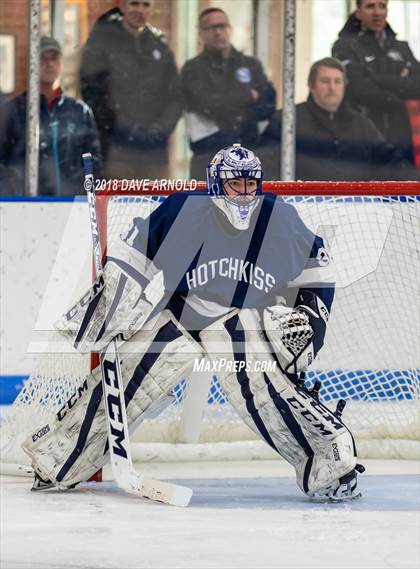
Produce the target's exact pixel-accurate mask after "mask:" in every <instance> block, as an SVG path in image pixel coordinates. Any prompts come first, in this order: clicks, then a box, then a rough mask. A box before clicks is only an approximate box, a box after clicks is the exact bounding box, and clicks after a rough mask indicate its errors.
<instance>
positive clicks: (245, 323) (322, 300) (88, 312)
mask: <svg viewBox="0 0 420 569" xmlns="http://www.w3.org/2000/svg"><path fill="white" fill-rule="evenodd" d="M262 179H263V172H262V167H261V163H260V160H259V159H258V157H257V156H256V155H255V154H254V153H253V152H252V151H251V150H248V149H246V148H244V147H242V146H241V145H239V144H235V145H233V146H231V147H228V148H224V149H222V150H220V151H219V152H218V153H217V154H216V156H215V157H214V158H213V160H212V162H211V163H210V165H209V166H208V168H207V182H208V191H207V192H195V193H194V194H182V195H181V194H176V195H172V196H169V197H168V198H167V199H165V200H164V202H163V203H162V204H161V205H160V206H159V207H158V208H157V209H155V210H154V211H153V213H152V214H151V215H150V216H149V217H148V218H147V219H142V218H140V217H138V218H134V219H133V221H132V224H131V227H130V228H129V230H128V231H127V232H126V233H125V234H124V235H122V236H121V239H120V240H119V241H118V242H117V243H116V244H115V245H114V246H113V247H112V250H110V251H108V256H107V262H106V265H105V268H104V271H103V273H102V274H101V275H100V278H99V280H97V282H96V283H94V285H93V288H92V289H91V291H90V294H88V295H87V296H86V295H85V296H84V298H85V299H86V298H88V299H89V300H88V302H85V303H84V304H83V303H79V305H78V306H77V308H76V309H73V310H69V311H68V312H67V313H66V314H65V315H64V316H63V318H62V319H61V320H60V321H59V323H58V325H57V327H58V329H59V330H60V332H61V333H62V334H63V335H64V336H65V337H66V338H67V339H68V340H69V341H70V342H71V343H72V344H73V346H74V348H75V349H77V350H79V351H80V352H82V353H84V352H91V351H101V350H103V349H104V348H106V346H107V345H108V344H109V343H110V342H111V341H114V340H115V339H117V340H118V345H119V355H120V358H121V370H122V379H123V384H124V399H125V404H126V408H127V418H128V424H129V426H130V428H134V427H136V426H137V425H138V424H139V423H140V422H141V421H142V420H143V419H145V418H147V417H150V416H151V415H152V414H156V413H158V412H159V411H160V410H161V409H162V408H164V407H165V405H167V404H168V402H170V400H171V397H170V395H171V390H172V388H173V387H174V385H175V384H177V383H178V382H179V381H180V379H181V378H182V377H185V376H186V375H188V373H189V372H190V371H191V370H192V368H193V364H194V360H196V359H197V358H202V357H207V358H210V359H211V360H213V361H215V360H217V359H219V358H225V359H227V360H228V361H231V362H232V363H233V364H234V365H232V366H231V367H230V368H229V367H228V366H226V371H224V372H222V373H221V374H220V377H219V380H220V383H221V385H222V387H223V390H224V391H225V393H226V396H227V398H228V399H229V401H230V403H231V404H232V406H233V407H234V409H235V410H236V411H237V413H238V414H239V416H240V417H241V418H242V419H243V421H245V423H246V424H247V425H248V426H249V427H250V428H251V429H252V430H253V431H254V432H255V433H256V434H257V435H258V436H259V437H261V438H262V439H263V440H264V441H265V442H266V443H267V444H268V445H270V446H271V447H272V448H273V449H274V450H275V451H277V452H278V453H279V454H280V455H281V456H282V457H283V458H284V459H285V460H286V461H287V462H289V463H290V464H291V465H293V467H294V468H295V471H296V478H297V483H298V486H299V488H300V489H301V490H302V491H303V492H304V493H306V494H307V495H308V496H326V497H329V498H331V499H333V500H342V499H351V498H354V497H357V496H358V495H359V493H358V490H357V488H356V487H357V472H358V471H359V472H361V471H363V467H361V466H360V465H358V464H357V462H356V448H355V444H354V440H353V437H352V435H351V433H350V431H349V430H348V429H347V427H346V426H345V424H344V423H343V422H342V420H341V412H342V408H343V405H342V404H339V405H338V406H337V409H336V411H334V412H332V411H331V410H330V409H328V408H327V407H326V406H325V405H324V404H323V403H322V402H320V400H319V398H318V389H319V385H318V384H316V385H315V387H314V388H313V389H311V390H309V389H308V388H307V387H306V386H305V383H304V376H305V372H306V371H307V370H308V368H309V366H310V365H311V363H312V362H313V360H314V358H315V357H316V355H317V353H318V352H319V350H320V349H321V348H322V345H323V343H324V336H325V332H326V328H327V326H328V318H329V314H330V311H331V309H332V304H333V297H334V276H333V271H332V261H331V259H330V257H329V255H328V252H327V251H326V249H325V248H324V244H323V241H322V239H321V238H320V237H318V236H316V235H314V234H313V233H312V232H311V231H309V229H308V228H307V227H306V226H305V225H304V223H303V222H302V220H301V219H300V217H299V215H298V213H297V211H296V210H295V209H294V208H293V207H292V206H291V205H288V204H287V203H285V201H284V200H282V199H281V198H280V197H277V196H274V195H272V194H270V193H264V194H263V193H262ZM158 274H161V276H162V278H163V283H164V287H163V292H162V294H160V296H158V297H156V295H153V294H152V293H151V286H152V284H153V282H155V278H156V275H158ZM262 361H267V362H271V363H273V362H274V365H267V366H265V367H264V366H261V365H257V364H258V362H262ZM261 369H269V370H270V371H266V372H264V371H261ZM23 448H24V450H25V452H26V453H27V454H28V455H29V456H30V458H31V461H32V465H33V468H34V471H35V473H36V475H35V483H34V487H35V488H38V489H42V488H48V487H51V486H56V487H58V488H61V489H67V488H71V487H74V486H75V485H77V484H78V483H79V482H81V481H85V480H87V479H89V477H90V476H92V475H93V474H94V473H95V472H96V471H97V470H98V469H100V468H101V467H102V466H103V465H104V464H105V463H106V461H107V460H108V444H107V426H106V412H105V406H104V402H103V387H102V382H101V370H100V368H98V369H96V370H94V371H93V372H92V374H91V375H90V376H89V377H88V378H87V379H86V381H85V382H84V384H83V389H79V391H78V392H77V393H76V394H75V395H74V396H72V397H71V398H70V400H69V402H68V403H67V404H66V405H64V407H63V408H62V409H60V410H59V412H58V413H57V415H56V417H55V420H54V422H53V423H52V424H49V425H48V428H46V429H43V430H42V433H41V436H40V435H39V432H38V436H36V437H29V438H28V439H27V440H26V441H25V442H24V445H23Z"/></svg>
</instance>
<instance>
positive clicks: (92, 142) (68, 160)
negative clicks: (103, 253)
mask: <svg viewBox="0 0 420 569" xmlns="http://www.w3.org/2000/svg"><path fill="white" fill-rule="evenodd" d="M61 69H62V50H61V46H60V44H59V43H58V41H57V40H55V39H54V38H50V37H42V38H41V66H40V116H39V177H38V193H39V194H40V195H75V194H81V195H86V192H85V190H84V188H83V163H82V154H83V153H84V152H91V153H92V154H93V156H94V168H95V172H96V173H97V174H98V176H99V177H100V175H101V150H100V143H99V134H98V130H97V128H96V124H95V119H94V117H93V113H92V111H91V109H90V108H89V107H88V106H87V104H86V103H84V102H83V101H81V100H80V99H74V98H73V97H68V96H66V95H64V94H63V92H62V90H61V87H60V74H61ZM5 113H6V117H5V127H4V142H3V144H2V145H0V172H1V176H0V193H1V194H24V192H25V161H26V128H27V121H26V116H27V93H23V94H22V95H20V96H18V97H16V98H15V99H13V100H12V101H10V102H9V103H7V105H6V108H5Z"/></svg>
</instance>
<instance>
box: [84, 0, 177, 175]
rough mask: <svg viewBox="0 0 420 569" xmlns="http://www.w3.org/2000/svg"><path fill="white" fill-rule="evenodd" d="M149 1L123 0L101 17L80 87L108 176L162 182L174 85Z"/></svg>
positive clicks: (174, 120)
mask: <svg viewBox="0 0 420 569" xmlns="http://www.w3.org/2000/svg"><path fill="white" fill-rule="evenodd" d="M152 11H153V3H152V2H150V1H147V2H137V1H133V0H123V1H122V2H121V4H120V7H119V8H113V9H112V10H110V11H109V12H106V13H105V14H104V15H103V16H101V17H100V18H99V20H98V22H97V23H96V24H95V26H94V27H93V30H92V32H91V34H90V37H89V39H88V41H87V44H86V46H85V48H84V50H83V53H82V63H81V70H80V75H81V88H82V95H83V98H84V100H85V101H86V102H87V103H88V104H89V105H90V106H91V107H92V109H93V112H94V114H95V118H96V122H97V124H98V128H99V131H100V135H101V142H102V147H103V150H104V156H105V161H106V169H105V170H106V175H107V177H109V178H149V179H154V178H156V179H157V178H167V177H168V152H167V142H168V138H169V135H170V134H171V133H172V132H173V130H174V128H175V126H176V124H177V122H178V119H179V117H180V115H181V101H180V83H179V76H178V72H177V69H176V65H175V60H174V56H173V53H172V51H171V50H170V48H169V47H168V45H167V44H166V42H165V39H164V34H163V32H161V31H160V30H158V29H156V28H154V27H153V26H151V25H150V24H149V23H148V21H149V18H150V16H151V15H152Z"/></svg>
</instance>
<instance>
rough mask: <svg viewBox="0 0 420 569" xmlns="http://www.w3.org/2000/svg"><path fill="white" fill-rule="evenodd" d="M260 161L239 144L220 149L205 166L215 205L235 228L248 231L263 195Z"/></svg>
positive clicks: (210, 192) (209, 189)
mask: <svg viewBox="0 0 420 569" xmlns="http://www.w3.org/2000/svg"><path fill="white" fill-rule="evenodd" d="M262 175H263V173H262V168H261V162H260V159H259V158H258V157H257V156H256V155H255V154H254V153H253V152H252V150H248V149H247V148H244V147H243V146H241V145H240V144H234V145H233V146H229V147H228V148H223V149H222V150H219V152H218V153H217V154H216V155H215V157H214V158H213V160H212V161H211V163H210V164H209V166H208V167H207V187H208V191H209V194H210V195H211V196H213V202H214V204H215V205H216V206H217V207H218V208H219V209H221V210H222V211H223V213H224V214H225V215H226V217H227V218H228V220H229V221H230V223H231V224H232V225H233V226H234V227H235V228H236V229H248V227H249V224H250V222H251V216H252V213H253V211H254V210H255V208H256V207H257V205H258V198H257V196H258V195H260V194H261V193H262Z"/></svg>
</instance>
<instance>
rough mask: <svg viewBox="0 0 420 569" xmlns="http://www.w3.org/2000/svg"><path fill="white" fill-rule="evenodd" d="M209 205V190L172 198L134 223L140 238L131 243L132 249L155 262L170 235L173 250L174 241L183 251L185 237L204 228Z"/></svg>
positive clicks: (177, 195)
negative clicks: (199, 227) (201, 226)
mask: <svg viewBox="0 0 420 569" xmlns="http://www.w3.org/2000/svg"><path fill="white" fill-rule="evenodd" d="M206 198H207V199H206ZM208 206H209V197H208V194H207V191H202V190H201V191H195V192H183V193H182V194H181V193H179V194H171V195H169V196H168V197H166V198H165V199H164V200H163V202H162V203H161V204H160V205H159V207H157V208H156V209H155V210H154V211H153V212H152V213H151V214H150V216H149V217H147V218H146V219H143V218H141V217H138V218H135V219H134V220H133V224H134V226H135V227H136V229H137V235H136V237H135V238H134V240H133V241H132V246H133V247H134V248H135V249H138V250H139V251H141V252H142V253H144V254H145V255H146V256H147V257H148V258H149V259H150V260H152V261H153V260H156V255H157V253H158V252H159V250H160V249H161V247H162V244H163V243H164V242H165V239H166V238H167V237H168V234H169V233H171V235H170V236H169V239H170V240H171V242H172V245H173V247H174V249H175V247H176V246H177V244H176V243H174V242H173V241H178V247H179V248H180V247H181V245H182V243H183V241H184V238H185V236H186V234H187V233H188V235H190V236H191V234H192V232H194V229H196V228H197V226H200V225H202V223H203V220H204V219H205V218H206V216H207V214H208V209H209V208H208ZM194 233H195V232H194Z"/></svg>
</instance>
